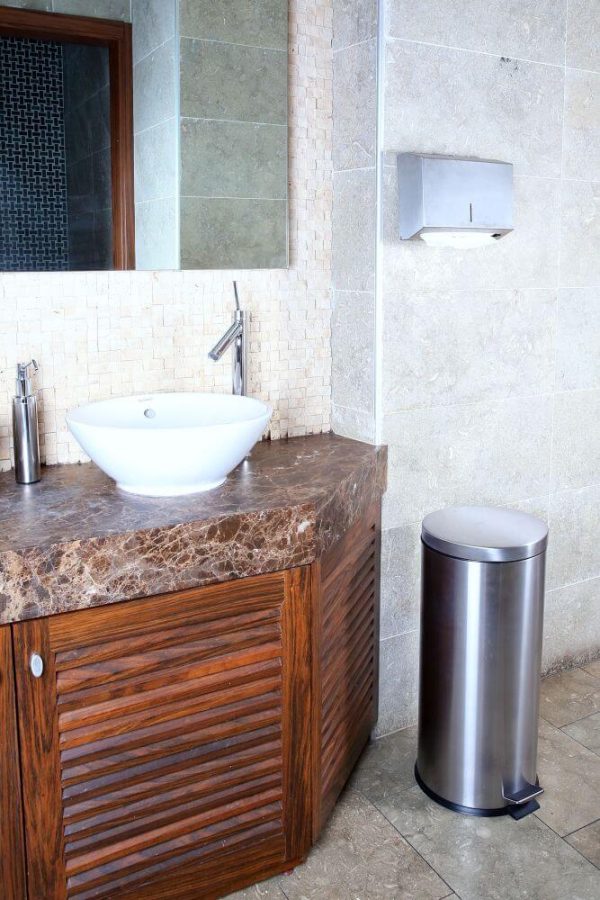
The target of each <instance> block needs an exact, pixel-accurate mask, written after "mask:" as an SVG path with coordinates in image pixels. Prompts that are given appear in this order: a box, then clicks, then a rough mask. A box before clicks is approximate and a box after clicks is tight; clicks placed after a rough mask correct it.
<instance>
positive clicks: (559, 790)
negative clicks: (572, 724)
mask: <svg viewBox="0 0 600 900" xmlns="http://www.w3.org/2000/svg"><path fill="white" fill-rule="evenodd" d="M538 773H539V778H540V784H541V785H542V787H543V788H544V794H543V795H542V797H541V798H540V810H539V812H538V813H536V815H537V816H538V817H539V818H540V819H542V821H543V822H546V824H547V825H549V826H550V828H552V829H553V830H554V831H556V833H557V834H560V835H566V834H570V833H571V832H572V831H575V830H576V829H577V828H583V826H584V825H589V824H590V822H594V821H595V820H596V819H597V818H599V817H600V757H599V756H597V755H596V754H595V753H592V752H591V750H588V749H587V748H586V747H583V746H582V745H581V744H578V743H577V741H574V740H573V738H571V737H569V735H567V734H564V733H563V732H562V731H561V730H560V729H558V728H554V727H553V726H552V725H549V724H548V723H547V722H544V721H542V722H540V739H539V746H538Z"/></svg>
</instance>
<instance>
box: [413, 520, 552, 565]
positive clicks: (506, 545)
mask: <svg viewBox="0 0 600 900" xmlns="http://www.w3.org/2000/svg"><path fill="white" fill-rule="evenodd" d="M421 537H422V539H423V543H424V544H426V545H427V546H428V547H431V548H432V549H434V550H439V552H440V553H445V554H446V555H447V556H455V557H458V559H473V560H478V561H480V562H510V561H514V560H519V559H528V558H529V557H530V556H537V555H538V553H542V552H543V551H544V550H545V549H546V545H547V543H548V526H547V525H546V524H545V523H544V522H542V521H541V520H540V519H536V518H535V516H530V515H528V514H527V513H523V512H518V511H517V510H512V509H499V508H498V507H494V506H451V507H449V508H448V509H440V510H438V512H434V513H430V514H429V515H428V516H426V517H425V518H424V519H423V529H422V532H421Z"/></svg>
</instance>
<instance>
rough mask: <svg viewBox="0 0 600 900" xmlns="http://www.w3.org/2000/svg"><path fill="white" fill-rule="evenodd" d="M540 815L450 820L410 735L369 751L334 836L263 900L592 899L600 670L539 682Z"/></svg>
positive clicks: (597, 854) (596, 889) (258, 890)
mask: <svg viewBox="0 0 600 900" xmlns="http://www.w3.org/2000/svg"><path fill="white" fill-rule="evenodd" d="M541 712H542V717H543V718H542V720H541V722H540V749H539V775H540V782H541V784H542V785H543V786H544V788H545V793H544V794H543V796H542V798H541V809H540V811H539V812H538V813H537V814H535V815H532V816H528V817H527V818H525V819H523V820H522V821H520V822H515V821H513V820H512V819H511V818H509V817H501V818H499V819H477V818H472V817H470V816H461V815H458V814H456V813H453V812H450V811H449V810H447V809H444V808H443V807H441V806H438V805H437V804H435V803H433V802H432V801H431V800H429V799H428V798H427V797H426V796H425V795H424V794H423V792H422V791H421V790H420V789H419V788H418V787H416V785H415V783H414V778H413V765H414V760H415V749H416V730H415V729H414V728H407V729H405V730H404V731H399V732H397V733H396V734H392V735H389V736H388V737H385V738H383V739H382V740H380V741H377V742H375V743H373V744H370V745H369V747H368V748H367V750H366V752H365V754H364V755H363V758H362V760H361V761H360V763H359V765H358V767H357V770H356V772H355V773H354V775H353V777H352V779H351V782H350V784H349V786H348V788H347V790H346V792H345V793H344V795H343V797H342V798H341V799H340V802H339V803H338V806H337V808H336V810H335V813H334V815H333V817H332V819H331V822H330V824H329V826H328V827H327V829H326V831H325V833H324V834H323V835H322V837H321V839H320V841H319V843H318V844H317V845H316V846H315V847H314V848H313V850H312V852H311V854H310V855H309V857H308V859H307V861H306V862H305V863H304V864H303V865H302V866H299V867H298V868H297V869H296V870H295V871H294V872H293V873H292V874H291V875H288V876H283V877H281V878H276V879H272V880H271V881H269V882H264V883H263V884H261V885H257V886H256V887H253V888H249V889H248V890H246V891H241V892H239V893H237V894H233V895H231V896H232V898H235V900H242V898H261V897H263V898H267V900H285V898H286V897H287V898H288V900H441V898H443V897H457V898H462V900H517V898H523V900H599V898H600V661H598V662H595V663H592V664H591V665H589V666H586V667H585V668H581V669H572V670H571V671H568V672H563V673H561V674H560V675H554V676H552V677H550V678H547V679H545V680H544V682H543V684H542V703H541Z"/></svg>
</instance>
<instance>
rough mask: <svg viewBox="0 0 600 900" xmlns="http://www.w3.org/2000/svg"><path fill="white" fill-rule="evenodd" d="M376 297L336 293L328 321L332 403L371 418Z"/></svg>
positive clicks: (373, 391) (373, 394) (346, 292)
mask: <svg viewBox="0 0 600 900" xmlns="http://www.w3.org/2000/svg"><path fill="white" fill-rule="evenodd" d="M374 324H375V297H374V296H373V294H369V293H356V292H353V291H335V293H334V309H333V315H332V320H331V351H332V372H331V389H332V393H331V396H332V402H333V403H335V404H336V406H344V407H350V408H354V409H361V410H364V411H365V412H368V413H371V414H373V415H374V402H375V329H374Z"/></svg>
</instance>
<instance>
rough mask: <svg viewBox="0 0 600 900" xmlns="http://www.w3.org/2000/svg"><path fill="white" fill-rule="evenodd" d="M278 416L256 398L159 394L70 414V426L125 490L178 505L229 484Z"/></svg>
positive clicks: (90, 406) (105, 402) (107, 402)
mask: <svg viewBox="0 0 600 900" xmlns="http://www.w3.org/2000/svg"><path fill="white" fill-rule="evenodd" d="M271 413H272V410H271V408H270V407H269V406H267V405H266V404H265V403H261V402H260V401H259V400H253V399H252V398H251V397H237V396H234V395H232V394H192V393H189V394H188V393H177V394H176V393H173V394H152V395H144V396H139V397H122V398H119V399H115V400H103V401H101V402H100V403H89V404H87V405H86V406H80V407H79V408H78V409H74V410H72V411H71V412H70V413H68V414H67V425H68V426H69V430H70V431H71V433H72V434H73V436H74V437H75V438H76V440H77V442H78V443H79V444H80V445H81V447H82V448H83V449H84V450H85V452H86V453H87V454H88V456H90V457H91V458H92V459H93V460H94V462H95V463H96V465H97V466H99V467H100V468H101V469H102V470H103V471H104V472H106V474H107V475H110V477H111V478H114V480H115V481H116V482H117V486H118V487H120V488H121V489H122V490H124V491H129V492H130V493H132V494H144V495H146V496H150V497H173V496H179V495H181V494H194V493H197V492H199V491H209V490H211V488H215V487H217V486H218V485H220V484H222V483H223V482H224V481H225V479H226V477H227V475H228V474H229V472H231V471H232V470H233V469H235V467H236V466H237V465H238V463H240V462H241V461H242V460H243V459H244V457H245V456H247V454H248V453H249V452H250V450H251V449H252V447H253V446H254V444H255V443H256V442H257V441H258V440H259V439H260V437H261V435H262V433H263V431H264V430H265V428H266V427H267V425H268V423H269V420H270V418H271Z"/></svg>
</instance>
